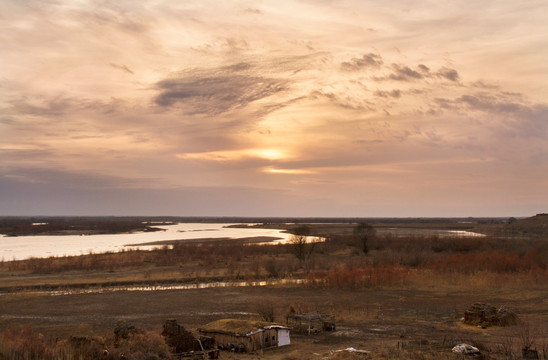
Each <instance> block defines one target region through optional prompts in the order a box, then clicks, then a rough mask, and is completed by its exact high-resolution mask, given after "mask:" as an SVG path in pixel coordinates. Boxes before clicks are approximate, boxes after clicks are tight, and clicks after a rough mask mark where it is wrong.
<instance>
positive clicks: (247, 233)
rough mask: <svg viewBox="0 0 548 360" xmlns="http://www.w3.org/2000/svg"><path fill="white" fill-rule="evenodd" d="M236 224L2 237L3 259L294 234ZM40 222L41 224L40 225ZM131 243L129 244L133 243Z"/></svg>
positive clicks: (282, 237) (284, 238) (283, 237)
mask: <svg viewBox="0 0 548 360" xmlns="http://www.w3.org/2000/svg"><path fill="white" fill-rule="evenodd" d="M228 225H232V224H209V223H208V224H204V223H180V224H175V225H160V226H155V227H158V228H161V229H162V231H155V232H136V233H129V234H106V235H87V236H81V235H38V236H16V237H8V236H3V237H0V259H2V260H4V261H9V260H21V259H27V258H30V257H35V258H44V257H50V256H64V255H84V254H89V253H103V252H108V251H112V252H117V251H120V250H122V249H128V248H130V249H145V250H150V249H153V248H155V247H159V246H160V245H139V244H146V243H152V242H156V241H170V240H192V239H202V238H208V239H210V238H211V239H218V238H230V239H240V238H250V237H272V238H276V239H277V240H275V242H276V243H278V242H285V241H288V240H289V239H290V237H291V234H289V233H284V232H282V230H272V229H256V228H230V227H227V226H228ZM37 226H39V225H37ZM130 244H131V246H128V245H130Z"/></svg>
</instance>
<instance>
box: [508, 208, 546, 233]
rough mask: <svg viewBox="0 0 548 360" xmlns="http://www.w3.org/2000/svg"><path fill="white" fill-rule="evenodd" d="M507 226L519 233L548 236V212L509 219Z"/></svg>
mask: <svg viewBox="0 0 548 360" xmlns="http://www.w3.org/2000/svg"><path fill="white" fill-rule="evenodd" d="M507 228H508V230H510V231H511V232H513V233H517V234H522V235H529V236H547V237H548V214H537V215H535V216H532V217H529V218H525V219H520V220H515V221H509V224H508V225H507Z"/></svg>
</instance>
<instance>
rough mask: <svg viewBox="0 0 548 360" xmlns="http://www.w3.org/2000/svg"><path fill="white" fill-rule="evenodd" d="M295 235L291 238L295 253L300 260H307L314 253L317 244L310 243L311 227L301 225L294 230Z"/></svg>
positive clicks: (290, 241)
mask: <svg viewBox="0 0 548 360" xmlns="http://www.w3.org/2000/svg"><path fill="white" fill-rule="evenodd" d="M293 232H294V235H293V236H292V237H291V239H290V240H289V243H290V244H291V248H292V250H293V254H294V255H295V256H296V257H297V259H299V260H300V261H306V260H308V259H309V258H310V256H311V255H312V252H313V251H314V247H315V246H316V244H315V243H314V242H312V243H308V242H307V237H308V235H310V228H309V227H308V226H306V225H302V226H299V227H297V228H295V229H294V230H293Z"/></svg>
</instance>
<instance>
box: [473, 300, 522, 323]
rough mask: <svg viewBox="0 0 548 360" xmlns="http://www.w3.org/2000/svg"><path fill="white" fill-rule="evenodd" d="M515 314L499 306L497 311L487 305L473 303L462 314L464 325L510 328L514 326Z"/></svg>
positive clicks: (516, 319) (516, 318)
mask: <svg viewBox="0 0 548 360" xmlns="http://www.w3.org/2000/svg"><path fill="white" fill-rule="evenodd" d="M517 321H518V316H517V315H516V313H514V312H512V311H510V310H508V309H507V308H506V307H504V306H501V307H499V308H498V309H497V308H496V307H494V306H492V305H489V304H482V303H475V304H474V305H472V306H470V308H469V309H468V310H466V311H465V312H464V323H465V324H467V325H475V326H482V327H487V326H510V325H516V324H517Z"/></svg>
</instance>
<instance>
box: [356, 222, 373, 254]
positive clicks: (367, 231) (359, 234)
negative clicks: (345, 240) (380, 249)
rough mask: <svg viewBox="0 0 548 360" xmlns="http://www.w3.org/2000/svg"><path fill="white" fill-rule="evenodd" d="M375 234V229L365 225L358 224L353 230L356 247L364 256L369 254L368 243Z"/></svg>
mask: <svg viewBox="0 0 548 360" xmlns="http://www.w3.org/2000/svg"><path fill="white" fill-rule="evenodd" d="M376 235H377V232H376V230H375V228H374V227H373V226H371V225H369V224H367V223H359V224H358V225H356V227H355V228H354V238H355V239H356V245H357V246H358V247H359V248H360V250H361V251H363V253H364V254H367V253H368V252H369V242H370V241H371V240H373V239H374V238H375V236H376Z"/></svg>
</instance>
